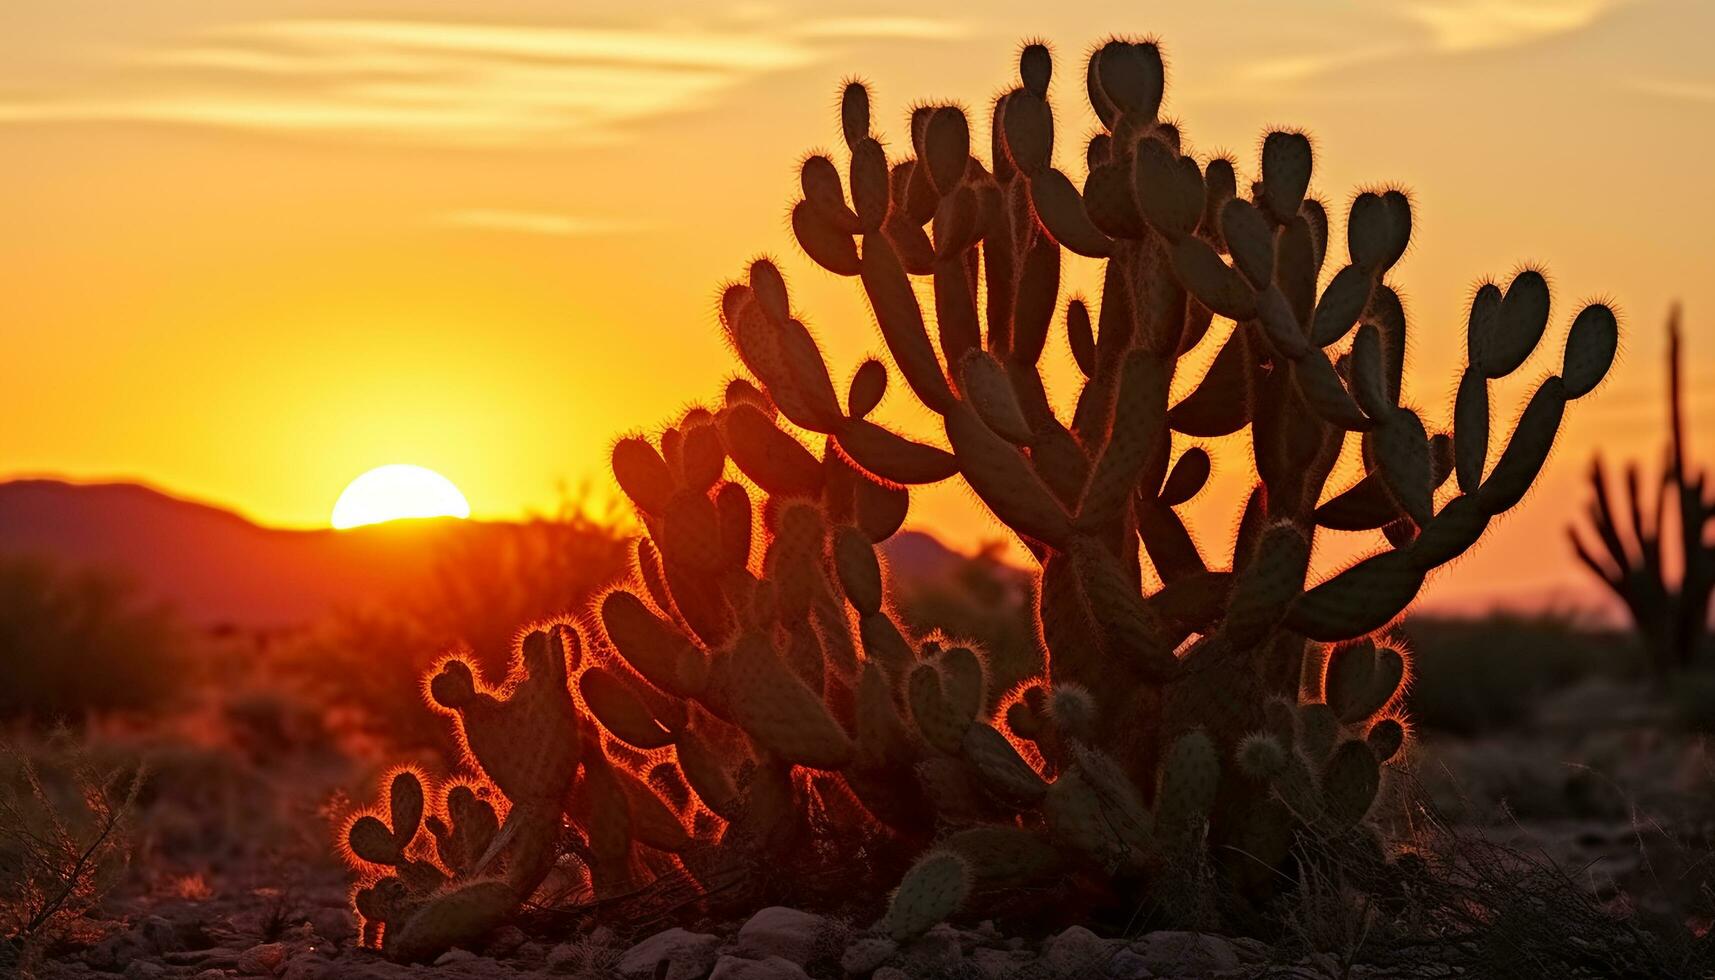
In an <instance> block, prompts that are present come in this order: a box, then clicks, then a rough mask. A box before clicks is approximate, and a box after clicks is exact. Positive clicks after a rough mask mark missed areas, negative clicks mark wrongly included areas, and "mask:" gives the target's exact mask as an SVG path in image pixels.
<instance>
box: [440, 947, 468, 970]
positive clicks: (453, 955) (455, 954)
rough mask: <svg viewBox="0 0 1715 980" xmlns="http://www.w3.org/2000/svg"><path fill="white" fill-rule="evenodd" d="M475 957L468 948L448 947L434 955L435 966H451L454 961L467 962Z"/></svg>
mask: <svg viewBox="0 0 1715 980" xmlns="http://www.w3.org/2000/svg"><path fill="white" fill-rule="evenodd" d="M474 959H476V954H475V953H473V952H471V951H470V950H468V949H449V950H447V951H446V952H444V953H442V954H441V955H439V956H437V957H435V965H436V966H452V965H453V964H454V963H469V962H470V961H471V960H474Z"/></svg>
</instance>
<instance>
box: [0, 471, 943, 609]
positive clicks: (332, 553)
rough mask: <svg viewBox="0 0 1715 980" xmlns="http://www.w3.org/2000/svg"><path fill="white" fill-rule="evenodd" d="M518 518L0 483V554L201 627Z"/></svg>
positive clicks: (111, 486) (891, 552)
mask: <svg viewBox="0 0 1715 980" xmlns="http://www.w3.org/2000/svg"><path fill="white" fill-rule="evenodd" d="M516 527H517V525H511V524H504V523H493V522H483V521H458V520H416V521H395V522H392V523H389V524H379V525H375V526H373V527H366V528H358V529H355V530H351V531H333V530H285V529H280V528H268V527H262V526H259V525H257V524H254V523H252V522H251V521H249V520H246V519H245V518H243V517H241V516H239V515H238V514H235V513H233V512H231V511H228V510H223V509H221V508H219V507H213V506H209V505H207V504H201V503H196V502H193V501H188V500H182V499H179V498H177V497H173V496H170V495H168V494H165V493H162V492H160V491H158V490H153V489H150V488H148V487H144V486H139V485H136V484H130V483H106V484H73V483H64V482H61V481H58V480H16V481H12V482H9V483H0V555H16V554H31V555H41V556H44V557H47V558H49V559H52V560H53V561H55V562H56V563H59V564H62V565H66V566H72V567H97V568H104V569H109V570H112V571H116V572H119V573H120V574H122V575H124V576H126V577H127V578H129V579H131V580H132V581H133V582H135V583H136V584H137V586H138V587H139V588H140V589H141V590H142V591H143V593H144V594H145V595H147V596H149V597H151V598H155V599H159V600H162V601H165V602H168V603H170V604H172V605H173V606H175V607H177V608H178V610H179V611H180V612H181V613H183V614H184V616H185V617H186V618H187V619H188V620H190V621H191V622H193V623H196V624H199V625H215V624H232V625H236V626H240V627H244V628H252V629H263V628H275V627H287V626H294V625H300V624H304V623H308V622H311V621H313V620H315V619H317V618H319V617H321V616H323V615H325V614H326V613H328V612H330V611H332V610H334V609H336V608H338V607H341V606H346V605H353V604H356V603H357V602H359V601H360V600H362V599H364V598H372V597H375V596H377V595H389V594H392V593H394V592H396V591H397V590H399V589H408V588H410V587H411V583H412V582H414V581H420V580H421V577H422V576H425V575H428V574H431V571H432V569H433V567H434V564H435V559H436V557H437V556H440V555H443V554H445V553H447V550H448V549H449V548H454V547H458V546H460V545H463V544H469V543H474V542H475V541H476V539H479V538H481V537H483V536H485V535H486V536H494V535H498V534H500V533H502V532H504V531H506V530H511V529H515V528H516ZM886 553H887V557H888V563H889V568H890V570H891V572H892V574H893V576H894V578H895V580H896V581H898V582H899V584H900V585H902V586H904V587H906V588H911V587H913V586H921V585H922V584H924V583H930V582H937V581H947V580H949V579H950V578H951V577H952V576H954V575H955V574H956V573H957V571H958V569H959V568H960V567H961V566H962V565H963V563H964V562H966V561H967V560H968V559H967V557H966V556H965V555H963V554H961V553H959V552H957V551H954V550H952V549H950V548H948V547H947V546H945V545H943V544H942V543H941V542H940V541H938V540H936V539H935V538H934V537H933V536H931V535H928V534H924V533H921V532H913V531H906V532H903V533H901V534H898V535H896V536H895V537H894V538H893V539H892V540H891V541H889V542H888V543H887V546H886Z"/></svg>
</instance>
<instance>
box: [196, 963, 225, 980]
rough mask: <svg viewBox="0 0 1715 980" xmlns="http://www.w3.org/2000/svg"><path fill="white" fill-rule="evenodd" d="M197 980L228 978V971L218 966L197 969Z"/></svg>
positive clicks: (221, 979) (223, 979)
mask: <svg viewBox="0 0 1715 980" xmlns="http://www.w3.org/2000/svg"><path fill="white" fill-rule="evenodd" d="M195 980H226V971H225V970H223V969H220V968H218V967H212V966H211V967H208V968H207V969H204V970H199V971H197V974H196V978H195Z"/></svg>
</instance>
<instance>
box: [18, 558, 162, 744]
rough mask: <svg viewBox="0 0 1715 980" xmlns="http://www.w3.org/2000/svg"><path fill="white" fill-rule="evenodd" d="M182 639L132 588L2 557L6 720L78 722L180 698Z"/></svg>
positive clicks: (99, 576)
mask: <svg viewBox="0 0 1715 980" xmlns="http://www.w3.org/2000/svg"><path fill="white" fill-rule="evenodd" d="M184 639H185V635H184V633H183V631H182V630H181V629H180V628H179V626H178V624H177V621H176V619H175V617H174V616H173V614H172V613H171V612H170V611H169V610H167V609H166V608H164V607H160V606H154V605H150V604H149V603H147V602H146V601H144V600H143V599H142V598H141V597H140V596H139V594H138V592H137V591H136V590H135V589H134V588H133V587H132V586H131V585H130V584H129V583H127V582H126V581H125V580H123V579H121V578H118V577H116V576H114V575H112V574H110V573H107V572H103V571H97V570H83V569H64V568H60V567H57V566H56V565H54V564H53V563H52V562H51V561H49V560H47V559H44V558H36V557H7V558H0V678H4V683H0V718H17V717H23V718H27V719H29V720H32V721H34V722H38V723H43V722H52V721H55V720H61V719H63V720H76V719H79V718H82V717H84V716H86V715H88V714H90V713H92V712H101V711H113V710H140V709H152V708H156V707H159V706H160V705H161V704H162V703H163V702H164V701H165V700H166V699H167V698H168V696H169V695H173V694H176V693H178V684H177V678H178V671H179V668H180V667H181V666H182V660H183V657H182V649H183V646H182V644H183V642H184Z"/></svg>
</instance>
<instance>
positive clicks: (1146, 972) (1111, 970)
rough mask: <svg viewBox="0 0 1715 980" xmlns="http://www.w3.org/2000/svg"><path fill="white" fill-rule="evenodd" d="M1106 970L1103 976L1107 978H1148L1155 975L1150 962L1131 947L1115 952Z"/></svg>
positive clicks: (1114, 979)
mask: <svg viewBox="0 0 1715 980" xmlns="http://www.w3.org/2000/svg"><path fill="white" fill-rule="evenodd" d="M1105 970H1106V972H1104V973H1103V974H1102V976H1103V977H1106V978H1107V980H1147V978H1149V977H1153V976H1155V973H1154V972H1153V971H1152V970H1150V968H1149V963H1148V962H1146V961H1145V960H1144V958H1143V957H1141V956H1139V955H1137V954H1136V953H1134V952H1132V951H1131V950H1129V949H1122V950H1120V951H1119V952H1117V953H1115V954H1114V955H1113V956H1112V957H1111V958H1110V959H1109V960H1108V962H1107V965H1106V967H1105Z"/></svg>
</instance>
